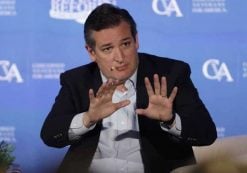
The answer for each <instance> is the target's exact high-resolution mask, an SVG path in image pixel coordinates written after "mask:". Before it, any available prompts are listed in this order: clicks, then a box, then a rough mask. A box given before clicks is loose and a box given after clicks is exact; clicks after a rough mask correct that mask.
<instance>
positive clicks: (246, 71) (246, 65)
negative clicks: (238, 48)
mask: <svg viewBox="0 0 247 173" xmlns="http://www.w3.org/2000/svg"><path fill="white" fill-rule="evenodd" d="M242 66H243V75H242V76H243V78H247V61H246V62H242Z"/></svg>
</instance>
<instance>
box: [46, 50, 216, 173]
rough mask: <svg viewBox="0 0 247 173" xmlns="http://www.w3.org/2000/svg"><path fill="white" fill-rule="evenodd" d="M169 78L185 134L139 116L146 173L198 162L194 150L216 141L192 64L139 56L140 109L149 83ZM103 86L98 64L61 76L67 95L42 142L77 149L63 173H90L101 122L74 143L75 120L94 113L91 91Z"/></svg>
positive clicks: (52, 113)
mask: <svg viewBox="0 0 247 173" xmlns="http://www.w3.org/2000/svg"><path fill="white" fill-rule="evenodd" d="M155 73H157V74H158V75H159V76H166V78H167V87H168V95H169V94H170V92H171V90H172V88H173V87H174V86H177V87H178V93H177V96H176V98H175V100H174V112H176V113H177V114H178V115H179V116H180V117H181V123H182V133H181V136H180V137H175V136H173V135H171V134H169V133H167V132H165V131H164V130H162V129H161V128H160V123H159V122H158V121H156V120H152V119H148V118H146V117H144V116H138V121H139V129H140V132H139V133H140V134H139V135H140V144H141V153H142V158H143V162H144V166H145V172H155V173H157V172H163V173H165V172H169V171H171V170H172V169H174V168H176V167H179V166H183V165H187V164H190V163H193V162H194V161H195V159H194V155H193V151H192V147H191V146H192V145H208V144H211V143H213V141H214V140H215V139H216V136H217V135H216V128H215V124H214V122H213V121H212V119H211V117H210V115H209V113H208V111H207V109H206V108H205V106H204V104H203V103H202V101H201V100H200V98H199V95H198V92H197V90H196V88H195V87H194V85H193V83H192V81H191V79H190V67H189V65H188V64H186V63H184V62H182V61H177V60H172V59H168V58H160V57H157V56H153V55H149V54H144V53H139V66H138V72H137V84H136V85H137V86H136V90H137V101H136V104H137V105H136V106H137V108H146V107H147V105H148V95H147V92H146V88H145V84H144V77H146V76H147V77H149V79H150V80H151V82H152V80H153V74H155ZM101 84H102V80H101V76H100V71H99V68H98V66H97V64H96V63H94V62H93V63H90V64H87V65H84V66H81V67H78V68H75V69H72V70H69V71H67V72H65V73H63V74H62V75H61V85H62V87H61V89H60V92H59V94H58V96H57V97H56V100H55V103H54V105H53V107H52V109H51V111H50V113H49V115H48V116H47V118H46V120H45V122H44V125H43V128H42V131H41V138H42V139H43V141H44V143H46V144H47V145H49V146H52V147H64V146H67V145H71V147H70V149H69V150H68V152H67V154H66V156H65V158H64V160H63V162H62V164H61V167H60V169H59V172H66V173H73V172H87V168H88V167H89V165H90V163H91V160H92V158H93V154H94V152H95V150H96V148H97V144H98V140H99V134H100V130H101V126H102V124H101V122H98V123H97V125H96V127H95V128H94V129H93V130H91V131H90V132H88V133H86V134H84V135H82V137H81V139H80V140H78V141H70V140H69V139H68V130H69V126H70V123H71V121H72V119H73V117H74V116H75V115H76V114H78V113H81V112H85V111H87V110H88V107H89V98H88V90H89V89H90V88H93V90H94V91H95V92H96V91H97V90H98V88H99V87H100V85H101Z"/></svg>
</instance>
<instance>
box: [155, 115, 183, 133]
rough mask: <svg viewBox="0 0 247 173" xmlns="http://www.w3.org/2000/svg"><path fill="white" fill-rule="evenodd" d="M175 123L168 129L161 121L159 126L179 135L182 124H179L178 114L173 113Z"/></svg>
mask: <svg viewBox="0 0 247 173" xmlns="http://www.w3.org/2000/svg"><path fill="white" fill-rule="evenodd" d="M175 116H176V117H175V123H174V125H173V126H172V127H171V128H170V129H168V128H167V127H165V126H164V125H162V123H160V127H161V129H162V130H164V131H166V132H168V133H171V134H173V135H175V136H180V135H181V131H182V125H181V118H180V117H179V115H178V114H177V113H176V114H175Z"/></svg>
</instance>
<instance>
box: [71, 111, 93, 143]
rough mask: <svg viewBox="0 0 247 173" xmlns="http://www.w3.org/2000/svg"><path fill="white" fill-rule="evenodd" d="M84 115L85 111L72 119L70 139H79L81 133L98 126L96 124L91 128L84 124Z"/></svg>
mask: <svg viewBox="0 0 247 173" xmlns="http://www.w3.org/2000/svg"><path fill="white" fill-rule="evenodd" d="M83 115H84V112H83V113H79V114H77V115H75V116H74V118H73V119H72V121H71V123H70V127H69V139H70V140H77V139H79V138H80V137H81V135H83V134H85V133H87V132H88V131H90V130H92V129H93V128H94V127H95V126H96V124H95V125H93V126H91V127H89V128H87V127H86V126H84V124H83V122H82V118H83Z"/></svg>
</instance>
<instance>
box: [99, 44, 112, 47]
mask: <svg viewBox="0 0 247 173" xmlns="http://www.w3.org/2000/svg"><path fill="white" fill-rule="evenodd" d="M109 46H112V44H111V43H106V44H102V45H101V46H100V48H105V47H109Z"/></svg>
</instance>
